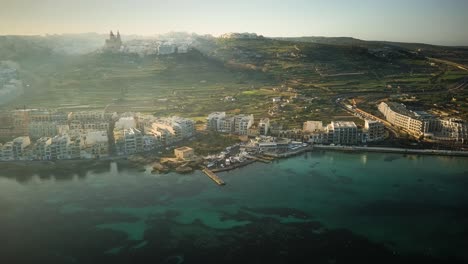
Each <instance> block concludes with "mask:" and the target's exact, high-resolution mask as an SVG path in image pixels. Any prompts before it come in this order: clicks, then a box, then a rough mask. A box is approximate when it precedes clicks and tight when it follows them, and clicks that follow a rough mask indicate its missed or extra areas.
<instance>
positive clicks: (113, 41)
mask: <svg viewBox="0 0 468 264" xmlns="http://www.w3.org/2000/svg"><path fill="white" fill-rule="evenodd" d="M121 47H122V40H121V39H120V33H119V31H117V36H116V35H114V33H113V32H112V31H111V32H110V34H109V39H106V45H105V49H106V50H108V51H112V52H118V51H120V48H121Z"/></svg>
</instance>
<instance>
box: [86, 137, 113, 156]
mask: <svg viewBox="0 0 468 264" xmlns="http://www.w3.org/2000/svg"><path fill="white" fill-rule="evenodd" d="M82 140H83V149H82V151H81V156H82V157H83V158H102V157H106V156H108V155H109V137H108V136H107V131H88V132H87V133H86V134H84V135H83V136H82Z"/></svg>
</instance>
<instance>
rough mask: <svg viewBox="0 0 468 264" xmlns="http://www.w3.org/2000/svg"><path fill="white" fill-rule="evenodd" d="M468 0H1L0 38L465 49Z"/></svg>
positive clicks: (467, 28) (467, 42) (467, 36)
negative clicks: (289, 41)
mask: <svg viewBox="0 0 468 264" xmlns="http://www.w3.org/2000/svg"><path fill="white" fill-rule="evenodd" d="M467 13H468V0H235V1H224V0H0V35H44V34H61V33H88V32H97V33H107V32H109V31H110V30H114V31H116V30H120V32H121V33H122V34H123V35H125V34H138V35H154V34H162V33H167V32H171V31H185V32H195V33H198V34H212V35H215V36H217V35H220V34H223V33H227V32H255V33H258V34H261V35H264V36H269V37H297V36H327V37H342V36H346V37H355V38H360V39H365V40H389V41H401V42H422V43H430V44H441V45H465V46H466V45H468V15H467Z"/></svg>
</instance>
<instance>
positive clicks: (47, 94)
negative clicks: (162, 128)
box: [0, 36, 467, 120]
mask: <svg viewBox="0 0 468 264" xmlns="http://www.w3.org/2000/svg"><path fill="white" fill-rule="evenodd" d="M194 39H195V42H194V44H193V50H192V51H190V52H189V53H187V54H171V55H165V56H146V57H139V56H137V55H135V54H105V53H97V52H91V53H87V54H85V55H81V54H73V55H70V54H69V53H64V52H59V51H57V49H56V48H54V47H56V45H55V44H54V43H57V40H56V39H53V37H52V39H51V37H50V36H49V37H0V56H1V57H0V60H5V59H8V60H12V61H16V62H18V63H19V64H20V66H21V70H20V76H21V78H22V80H23V81H24V83H25V85H28V86H26V88H25V93H24V95H23V96H22V97H20V98H17V100H14V101H12V102H11V103H9V104H8V105H5V106H4V107H7V108H11V107H19V106H23V105H27V106H30V107H62V108H65V109H67V108H68V109H77V108H81V109H103V108H105V107H106V108H107V109H108V110H115V111H153V112H157V113H159V114H180V115H184V116H190V117H196V118H202V117H203V116H204V115H206V114H207V113H209V112H211V111H233V112H236V111H242V112H249V113H254V114H255V115H260V116H270V117H271V118H273V119H278V120H282V118H286V117H290V116H291V115H293V116H298V118H299V119H306V118H333V116H334V115H337V116H339V115H341V114H342V113H341V111H342V110H340V109H339V108H337V107H336V106H335V105H334V104H333V102H332V100H331V99H332V98H333V97H335V96H336V95H338V94H343V93H355V92H365V93H375V92H379V93H382V92H385V93H406V92H422V91H440V90H441V89H442V90H443V89H448V88H449V87H451V86H454V85H457V83H459V82H462V81H463V80H465V78H466V76H467V73H466V71H463V70H461V69H460V68H457V66H456V64H448V63H446V62H445V61H434V60H431V59H429V58H428V57H429V55H430V57H435V58H443V59H445V60H450V59H451V57H450V56H456V54H457V52H458V54H459V55H458V57H459V58H458V60H457V61H463V60H466V58H467V56H466V55H464V52H465V50H464V49H463V48H447V47H438V46H430V45H426V46H424V48H425V49H421V50H419V48H418V49H416V50H415V48H416V47H419V46H417V45H418V44H391V45H390V44H387V43H384V42H382V43H373V42H366V41H361V40H357V39H350V38H335V39H326V38H318V39H308V38H304V39H302V38H301V39H268V38H261V39H221V38H213V37H201V36H194ZM312 40H313V41H312ZM319 42H320V43H319ZM51 43H52V44H51ZM414 45H416V46H414ZM428 52H430V53H428ZM460 54H461V55H460ZM281 87H284V89H283V88H281ZM277 88H281V89H277ZM287 88H289V89H287ZM459 92H462V93H463V92H464V90H461V91H459ZM278 96H280V97H283V98H293V97H294V98H298V99H300V100H296V102H294V103H287V104H285V105H284V106H282V107H280V108H278V105H275V104H272V103H271V98H273V97H278ZM462 96H463V94H462ZM225 97H233V98H235V100H229V101H225V100H224V98H225ZM465 98H466V96H465ZM429 99H430V100H429ZM433 99H434V98H426V99H424V100H427V102H430V103H431V104H434V103H439V104H441V105H443V104H448V103H450V102H447V98H443V99H440V100H442V101H437V100H439V99H437V100H435V101H434V100H433ZM449 101H450V100H449ZM465 101H466V100H465ZM465 101H463V100H462V101H459V108H460V109H462V111H465V110H464V109H465V108H466V104H467V103H466V102H465Z"/></svg>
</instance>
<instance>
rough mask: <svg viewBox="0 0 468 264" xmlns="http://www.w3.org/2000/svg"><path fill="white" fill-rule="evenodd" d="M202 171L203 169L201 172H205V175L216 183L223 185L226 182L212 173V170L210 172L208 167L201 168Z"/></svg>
mask: <svg viewBox="0 0 468 264" xmlns="http://www.w3.org/2000/svg"><path fill="white" fill-rule="evenodd" d="M202 171H203V173H205V174H206V176H208V177H210V178H211V179H212V180H213V181H214V182H216V184H218V185H225V184H226V183H225V182H224V181H223V180H222V179H221V178H220V177H218V175H216V174H214V172H212V171H211V170H209V169H208V168H203V170H202Z"/></svg>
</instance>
